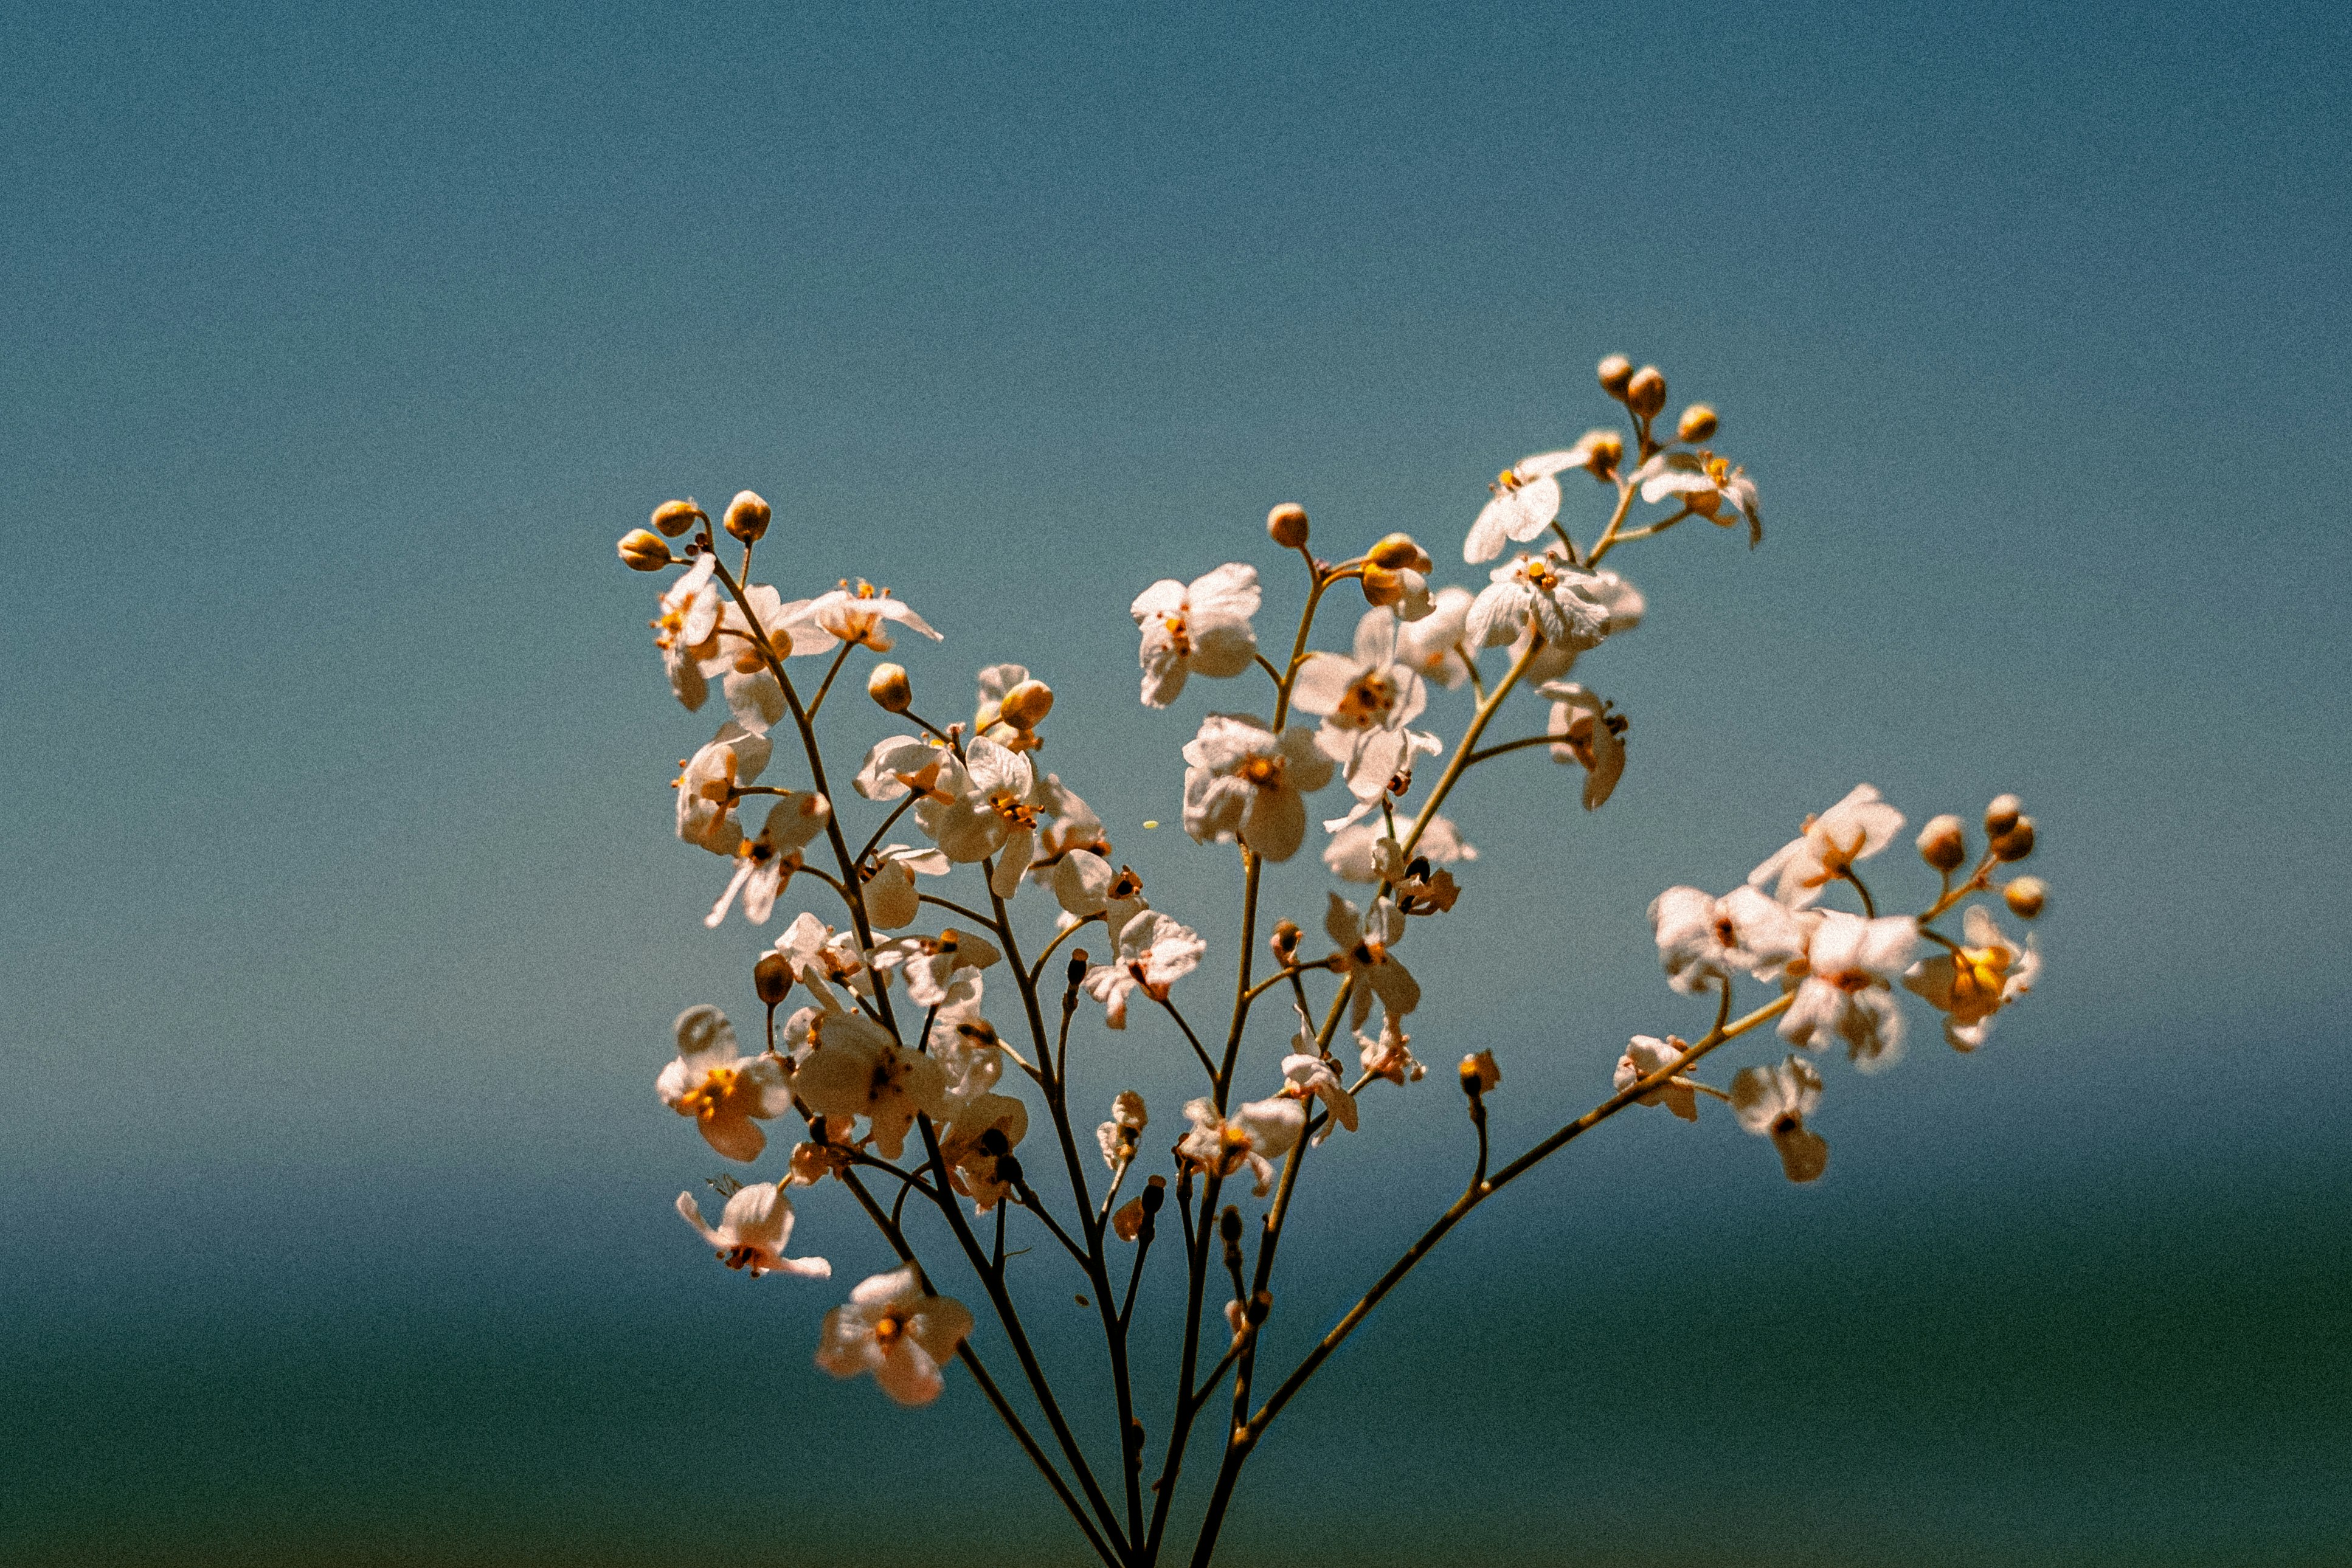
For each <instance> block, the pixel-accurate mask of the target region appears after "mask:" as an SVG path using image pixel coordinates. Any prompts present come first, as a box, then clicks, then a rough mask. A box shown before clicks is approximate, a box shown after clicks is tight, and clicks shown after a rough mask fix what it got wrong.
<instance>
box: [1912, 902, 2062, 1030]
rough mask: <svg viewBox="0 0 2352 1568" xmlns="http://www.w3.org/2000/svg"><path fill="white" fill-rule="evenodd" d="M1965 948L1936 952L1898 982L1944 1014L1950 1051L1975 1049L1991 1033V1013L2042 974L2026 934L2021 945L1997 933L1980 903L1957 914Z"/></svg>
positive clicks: (2038, 954) (2037, 951) (2029, 987)
mask: <svg viewBox="0 0 2352 1568" xmlns="http://www.w3.org/2000/svg"><path fill="white" fill-rule="evenodd" d="M1960 928H1961V933H1962V935H1963V936H1965V937H1966V938H1967V946H1964V947H1962V948H1961V949H1960V951H1959V952H1958V954H1957V955H1956V954H1953V953H1950V952H1948V951H1943V950H1938V951H1937V952H1936V953H1934V954H1932V955H1930V956H1927V957H1926V958H1923V959H1921V960H1920V961H1919V962H1918V963H1916V964H1914V965H1912V966H1911V967H1910V968H1909V969H1908V970H1907V971H1906V973H1905V974H1904V977H1903V984H1904V986H1905V987H1906V988H1908V989H1909V990H1910V991H1911V992H1912V993H1913V994H1914V995H1916V996H1920V997H1924V998H1927V1005H1928V1006H1930V1007H1932V1008H1934V1009H1936V1010H1937V1011H1938V1012H1940V1013H1943V1014H1945V1015H1946V1017H1945V1019H1944V1038H1945V1039H1946V1040H1949V1041H1950V1042H1951V1044H1952V1049H1954V1050H1955V1051H1974V1050H1975V1049H1976V1048H1977V1047H1979V1046H1980V1045H1982V1044H1983V1043H1984V1042H1985V1039H1986V1037H1987V1036H1989V1035H1990V1034H1991V1033H1992V1017H1993V1014H1995V1013H1997V1012H1999V1011H2000V1009H2003V1008H2005V1007H2007V1006H2008V1005H2009V1004H2010V1003H2011V1002H2013V1001H2015V1000H2016V999H2017V998H2020V997H2021V996H2023V995H2025V993H2026V992H2028V991H2030V990H2032V988H2033V982H2034V981H2036V980H2037V979H2040V978H2041V977H2042V952H2041V949H2040V948H2039V947H2037V946H2035V945H2034V941H2033V937H2032V935H2031V934H2029V935H2028V936H2026V938H2025V946H2022V947H2021V946H2018V945H2017V944H2016V943H2014V942H2011V940H2010V939H2009V938H2008V937H2007V936H2004V935H2002V933H2001V929H2000V926H1999V925H1995V924H1994V923H1993V918H1992V916H1991V915H1990V914H1988V913H1987V912H1986V910H1985V907H1984V905H1982V904H1969V907H1968V911H1967V913H1966V914H1964V915H1961V917H1960Z"/></svg>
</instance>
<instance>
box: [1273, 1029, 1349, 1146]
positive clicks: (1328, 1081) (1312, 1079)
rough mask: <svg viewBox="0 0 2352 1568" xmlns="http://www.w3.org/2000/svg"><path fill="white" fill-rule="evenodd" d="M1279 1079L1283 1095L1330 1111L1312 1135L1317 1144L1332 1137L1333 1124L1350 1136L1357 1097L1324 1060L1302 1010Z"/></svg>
mask: <svg viewBox="0 0 2352 1568" xmlns="http://www.w3.org/2000/svg"><path fill="white" fill-rule="evenodd" d="M1294 1006H1295V1004H1294ZM1282 1076H1283V1078H1284V1079H1285V1080H1286V1082H1285V1083H1284V1086H1283V1091H1282V1092H1284V1093H1286V1094H1287V1095H1289V1096H1290V1097H1291V1098H1293V1099H1294V1100H1298V1101H1301V1102H1304V1101H1307V1100H1320V1101H1322V1102H1323V1103H1324V1105H1325V1106H1326V1107H1327V1108H1328V1110H1329V1111H1330V1113H1331V1114H1330V1117H1329V1119H1328V1120H1327V1121H1326V1122H1325V1123H1324V1124H1323V1130H1322V1131H1321V1132H1319V1133H1318V1134H1315V1142H1316V1143H1317V1144H1318V1145H1319V1144H1321V1143H1322V1142H1323V1140H1324V1139H1326V1138H1328V1137H1329V1136H1330V1135H1331V1128H1332V1126H1333V1124H1338V1125H1339V1126H1342V1127H1345V1128H1347V1129H1348V1131H1349V1132H1351V1133H1352V1132H1354V1131H1355V1130H1356V1097H1355V1096H1354V1095H1353V1094H1350V1093H1349V1092H1348V1087H1347V1085H1346V1084H1344V1083H1341V1082H1339V1074H1338V1073H1336V1072H1334V1071H1331V1064H1330V1063H1329V1062H1328V1061H1325V1060H1324V1059H1323V1051H1322V1047H1321V1045H1320V1044H1318V1042H1317V1040H1316V1038H1315V1025H1314V1023H1313V1021H1312V1020H1310V1019H1308V1018H1307V1014H1306V1012H1305V1010H1304V1009H1300V1010H1299V1013H1298V1032H1297V1034H1295V1035H1293V1036H1292V1037H1291V1040H1290V1054H1289V1055H1288V1056H1286V1057H1284V1058H1283V1059H1282Z"/></svg>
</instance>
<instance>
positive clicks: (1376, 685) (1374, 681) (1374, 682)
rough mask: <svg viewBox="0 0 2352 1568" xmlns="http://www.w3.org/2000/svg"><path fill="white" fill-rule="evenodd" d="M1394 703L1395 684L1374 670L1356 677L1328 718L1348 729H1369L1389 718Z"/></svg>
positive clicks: (1395, 696)
mask: <svg viewBox="0 0 2352 1568" xmlns="http://www.w3.org/2000/svg"><path fill="white" fill-rule="evenodd" d="M1396 700H1397V689H1396V683H1395V682H1393V681H1391V680H1390V679H1389V678H1388V677H1387V676H1386V675H1384V674H1381V673H1380V672H1379V671H1377V670H1370V671H1367V672H1365V673H1364V674H1361V675H1359V676H1357V677H1356V679H1355V681H1354V683H1353V684H1352V685H1349V687H1348V690H1347V694H1346V695H1343V696H1342V697H1340V699H1339V706H1338V707H1337V708H1336V709H1334V710H1333V712H1332V715H1331V717H1332V718H1333V719H1334V720H1335V721H1337V722H1338V723H1339V724H1340V725H1343V726H1345V727H1349V728H1352V729H1369V728H1370V727H1372V726H1373V725H1375V724H1378V723H1379V722H1380V721H1381V720H1382V719H1384V718H1386V717H1387V716H1389V710H1390V709H1391V708H1393V707H1394V706H1396Z"/></svg>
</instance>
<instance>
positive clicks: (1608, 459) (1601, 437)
mask: <svg viewBox="0 0 2352 1568" xmlns="http://www.w3.org/2000/svg"><path fill="white" fill-rule="evenodd" d="M1588 442H1589V444H1587V445H1586V446H1585V449H1584V450H1585V454H1586V456H1585V459H1584V469H1585V472H1586V473H1588V474H1590V475H1591V476H1593V477H1594V478H1595V479H1607V478H1612V477H1613V476H1615V475H1616V472H1617V465H1619V464H1620V463H1622V462H1624V461H1625V438H1624V437H1623V436H1622V435H1618V434H1615V433H1613V432H1604V433H1601V434H1594V435H1592V436H1591V437H1589V438H1588Z"/></svg>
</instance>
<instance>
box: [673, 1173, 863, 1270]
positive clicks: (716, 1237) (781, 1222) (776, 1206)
mask: <svg viewBox="0 0 2352 1568" xmlns="http://www.w3.org/2000/svg"><path fill="white" fill-rule="evenodd" d="M677 1212H678V1218H681V1219H683V1220H685V1221H686V1222H687V1223H688V1225H691V1226H693V1227H694V1228H695V1230H696V1231H697V1232H698V1233H699V1234H700V1236H701V1237H702V1239H704V1240H705V1241H708V1242H709V1243H710V1247H711V1249H712V1250H713V1251H715V1252H716V1253H718V1254H719V1261H720V1262H721V1263H724V1264H726V1265H727V1266H728V1267H729V1268H730V1269H740V1270H744V1271H745V1272H747V1273H749V1274H750V1275H751V1278H753V1279H754V1280H756V1279H758V1278H760V1277H761V1275H763V1274H797V1275H799V1276H800V1277H801V1278H802V1279H803V1280H824V1279H830V1278H831V1277H832V1275H833V1265H832V1264H830V1263H828V1262H826V1261H825V1260H824V1259H822V1258H787V1257H785V1256H784V1248H785V1245H786V1244H787V1243H789V1242H790V1241H791V1240H792V1236H793V1204H792V1199H790V1198H788V1197H785V1196H784V1195H783V1194H782V1192H781V1191H779V1190H778V1189H777V1186H776V1184H775V1183H774V1182H772V1181H763V1182H755V1183H753V1184H752V1185H751V1186H742V1187H737V1188H736V1189H735V1191H734V1192H733V1193H732V1194H731V1195H730V1197H728V1199H727V1207H726V1209H725V1211H724V1212H723V1213H721V1214H720V1215H719V1224H718V1227H717V1228H712V1227H711V1225H710V1223H709V1221H708V1220H706V1219H704V1218H702V1207H701V1205H699V1204H698V1203H696V1202H695V1201H694V1195H693V1194H692V1193H690V1192H682V1193H679V1194H678V1195H677Z"/></svg>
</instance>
